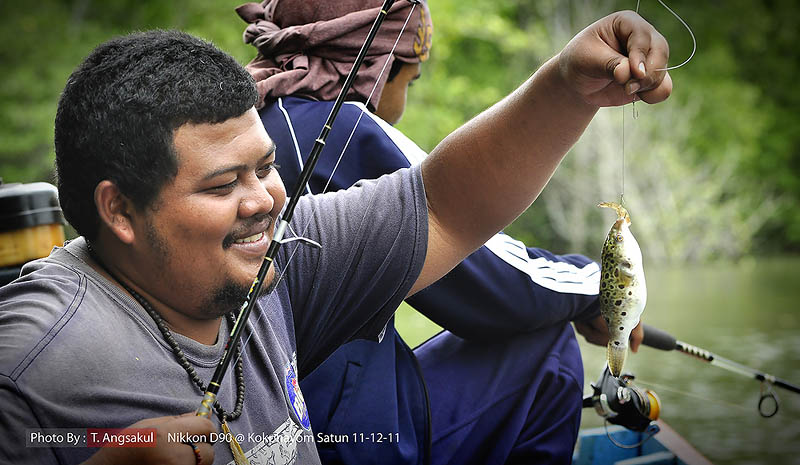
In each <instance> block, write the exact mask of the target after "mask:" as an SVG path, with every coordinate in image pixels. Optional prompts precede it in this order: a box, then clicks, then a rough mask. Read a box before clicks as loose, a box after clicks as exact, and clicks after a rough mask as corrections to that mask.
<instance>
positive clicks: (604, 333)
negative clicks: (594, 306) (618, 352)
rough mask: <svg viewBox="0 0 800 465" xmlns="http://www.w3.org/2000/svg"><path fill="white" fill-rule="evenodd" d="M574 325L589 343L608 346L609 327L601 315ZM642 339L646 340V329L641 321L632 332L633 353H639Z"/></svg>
mask: <svg viewBox="0 0 800 465" xmlns="http://www.w3.org/2000/svg"><path fill="white" fill-rule="evenodd" d="M574 324H575V329H576V330H578V332H579V333H580V334H581V335H582V336H583V337H584V339H586V341H587V342H589V343H592V344H595V345H598V346H603V347H605V346H606V345H608V339H609V337H608V325H606V320H604V319H603V317H602V316H601V315H597V316H596V317H594V318H592V319H591V320H584V321H575V322H574ZM642 339H644V328H643V327H642V322H641V321H639V324H637V325H636V327H635V328H633V331H631V337H630V339H629V343H630V348H631V352H634V353H635V352H638V351H639V345H641V343H642Z"/></svg>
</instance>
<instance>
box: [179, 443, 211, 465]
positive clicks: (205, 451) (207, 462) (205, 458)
mask: <svg viewBox="0 0 800 465" xmlns="http://www.w3.org/2000/svg"><path fill="white" fill-rule="evenodd" d="M192 445H194V447H192ZM185 447H186V449H188V450H189V454H191V456H190V458H191V459H192V460H193V461H194V463H195V464H200V465H211V464H213V463H214V446H212V445H211V444H209V443H207V442H197V443H192V444H191V445H190V444H186V445H185ZM195 448H196V450H197V452H195ZM187 463H192V462H187Z"/></svg>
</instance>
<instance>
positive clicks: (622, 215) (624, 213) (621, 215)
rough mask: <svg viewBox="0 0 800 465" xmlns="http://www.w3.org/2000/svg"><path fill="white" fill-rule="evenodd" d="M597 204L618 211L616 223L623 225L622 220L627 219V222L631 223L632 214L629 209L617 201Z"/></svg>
mask: <svg viewBox="0 0 800 465" xmlns="http://www.w3.org/2000/svg"><path fill="white" fill-rule="evenodd" d="M597 206H598V207H600V208H610V209H612V210H614V211H615V212H617V222H616V224H615V225H621V224H622V223H621V222H622V220H625V223H627V224H631V216H630V215H629V214H628V210H626V209H625V207H623V206H622V205H620V204H618V203H616V202H600V203H598V204H597Z"/></svg>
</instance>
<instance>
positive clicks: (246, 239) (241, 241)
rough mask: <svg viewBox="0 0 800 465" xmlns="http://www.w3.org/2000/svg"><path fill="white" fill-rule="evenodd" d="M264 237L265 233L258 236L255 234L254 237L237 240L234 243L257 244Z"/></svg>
mask: <svg viewBox="0 0 800 465" xmlns="http://www.w3.org/2000/svg"><path fill="white" fill-rule="evenodd" d="M263 235H264V233H263V232H260V233H257V234H253V235H252V236H249V237H245V238H243V239H236V240H235V241H234V243H236V244H246V243H248V242H255V241H257V240H259V239H261V237H262V236H263Z"/></svg>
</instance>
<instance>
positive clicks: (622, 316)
mask: <svg viewBox="0 0 800 465" xmlns="http://www.w3.org/2000/svg"><path fill="white" fill-rule="evenodd" d="M598 207H605V208H613V209H614V210H615V211H616V212H617V220H616V221H615V222H614V225H613V226H612V227H611V230H610V231H609V232H608V236H607V237H606V242H605V244H603V253H602V272H603V275H602V277H601V278H600V313H601V314H602V315H603V318H604V319H605V320H606V324H607V325H608V333H609V341H608V349H607V350H606V358H607V360H608V368H609V370H610V371H611V374H612V375H614V376H617V377H618V376H619V375H620V373H622V366H623V365H624V364H625V356H626V355H627V353H628V338H629V337H630V335H631V331H632V330H633V328H634V327H635V326H636V325H637V324H639V318H640V317H641V316H642V312H643V311H644V306H645V304H646V303H647V285H646V284H645V281H644V268H643V267H642V251H641V249H640V248H639V244H638V243H637V242H636V239H635V238H634V237H633V233H631V230H630V224H631V217H630V215H628V211H627V210H625V208H624V207H623V206H622V205H619V204H617V203H614V202H603V203H601V204H599V205H598Z"/></svg>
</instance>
